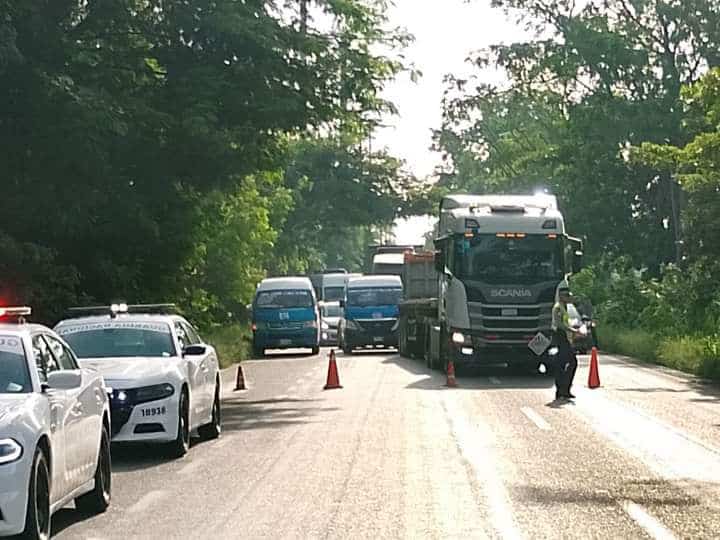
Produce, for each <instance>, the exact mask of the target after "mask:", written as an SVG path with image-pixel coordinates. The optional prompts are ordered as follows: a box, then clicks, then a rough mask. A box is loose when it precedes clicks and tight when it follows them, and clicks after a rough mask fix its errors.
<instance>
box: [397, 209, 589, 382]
mask: <svg viewBox="0 0 720 540" xmlns="http://www.w3.org/2000/svg"><path fill="white" fill-rule="evenodd" d="M439 214H440V216H439V223H438V233H437V237H436V239H435V248H436V252H435V253H434V254H428V253H425V254H422V253H413V254H408V255H406V259H405V265H404V268H403V282H404V283H405V299H404V302H403V303H402V304H401V305H400V323H399V347H400V352H401V354H403V355H405V356H420V357H423V358H425V360H426V362H427V364H428V366H430V367H437V368H443V369H444V368H445V367H446V366H447V362H448V360H450V359H452V360H453V361H454V363H455V365H456V366H459V367H462V366H464V365H502V364H505V365H510V366H518V367H521V368H522V369H533V370H534V369H537V368H538V366H539V364H541V363H543V362H545V361H546V354H547V350H548V348H549V345H550V337H551V336H550V325H551V312H552V306H553V304H554V302H555V299H556V295H557V290H558V287H559V286H560V285H561V284H566V283H567V278H568V277H569V275H570V274H571V273H573V272H576V271H578V270H579V269H580V267H581V265H582V241H581V240H579V239H577V238H573V237H571V236H569V235H568V234H567V233H566V231H565V220H564V219H563V216H562V214H561V213H560V211H559V210H558V207H557V201H556V199H555V197H554V196H550V195H529V196H520V195H502V196H501V195H497V196H478V195H452V196H447V197H445V198H443V200H442V201H441V203H440V212H439Z"/></svg>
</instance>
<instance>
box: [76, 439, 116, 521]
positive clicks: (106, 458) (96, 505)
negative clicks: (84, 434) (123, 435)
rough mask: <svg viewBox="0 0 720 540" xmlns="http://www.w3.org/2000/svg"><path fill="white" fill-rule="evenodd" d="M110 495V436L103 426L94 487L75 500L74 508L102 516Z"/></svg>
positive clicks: (108, 504) (108, 503) (84, 512)
mask: <svg viewBox="0 0 720 540" xmlns="http://www.w3.org/2000/svg"><path fill="white" fill-rule="evenodd" d="M111 495H112V462H111V457H110V434H109V433H108V430H107V427H106V426H103V430H102V436H101V438H100V450H99V451H98V463H97V467H96V468H95V487H94V488H93V490H92V491H90V492H89V493H86V494H85V495H81V496H80V497H78V498H77V499H75V507H76V508H77V509H78V510H79V511H80V512H82V513H83V514H102V513H103V512H105V510H107V508H108V506H110V499H111Z"/></svg>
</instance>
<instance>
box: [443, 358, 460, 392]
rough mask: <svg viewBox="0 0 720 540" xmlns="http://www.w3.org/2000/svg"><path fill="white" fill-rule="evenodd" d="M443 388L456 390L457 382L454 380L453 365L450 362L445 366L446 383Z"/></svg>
mask: <svg viewBox="0 0 720 540" xmlns="http://www.w3.org/2000/svg"><path fill="white" fill-rule="evenodd" d="M445 386H447V387H448V388H457V381H456V380H455V364H454V363H453V361H452V360H450V361H449V362H448V366H447V382H446V383H445Z"/></svg>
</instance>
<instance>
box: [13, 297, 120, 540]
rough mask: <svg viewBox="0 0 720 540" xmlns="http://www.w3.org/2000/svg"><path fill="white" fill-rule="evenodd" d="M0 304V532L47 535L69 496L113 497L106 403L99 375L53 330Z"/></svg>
mask: <svg viewBox="0 0 720 540" xmlns="http://www.w3.org/2000/svg"><path fill="white" fill-rule="evenodd" d="M28 314H29V309H28V308H24V309H15V308H0V536H7V535H16V534H22V535H23V537H24V538H49V536H50V521H51V517H52V514H53V513H54V512H55V511H56V510H57V509H59V508H61V507H63V506H65V505H66V504H68V503H69V502H70V501H72V500H73V499H74V500H75V505H76V507H77V508H78V509H79V510H81V511H84V512H92V513H99V512H103V511H104V510H105V509H106V508H107V507H108V504H109V503H110V487H111V472H110V468H111V467H110V433H109V431H110V408H109V400H108V396H107V389H106V388H105V385H104V383H103V379H102V376H101V375H100V374H99V373H97V372H96V371H93V370H88V369H80V368H79V367H78V364H77V361H76V358H75V356H74V355H73V353H72V351H71V350H70V348H69V347H68V346H67V344H66V343H65V342H64V341H63V340H62V339H60V338H59V337H58V336H57V334H55V333H54V332H52V331H51V330H50V329H48V328H46V327H44V326H40V325H35V324H24V322H23V321H22V319H20V320H19V321H17V322H15V323H11V322H8V318H14V317H16V316H24V315H28Z"/></svg>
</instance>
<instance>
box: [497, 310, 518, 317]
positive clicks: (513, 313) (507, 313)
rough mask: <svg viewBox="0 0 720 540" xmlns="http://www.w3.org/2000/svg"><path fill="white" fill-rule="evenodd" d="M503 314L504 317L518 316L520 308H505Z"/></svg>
mask: <svg viewBox="0 0 720 540" xmlns="http://www.w3.org/2000/svg"><path fill="white" fill-rule="evenodd" d="M501 314H502V316H503V317H517V314H518V310H517V308H503V309H502V310H501Z"/></svg>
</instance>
